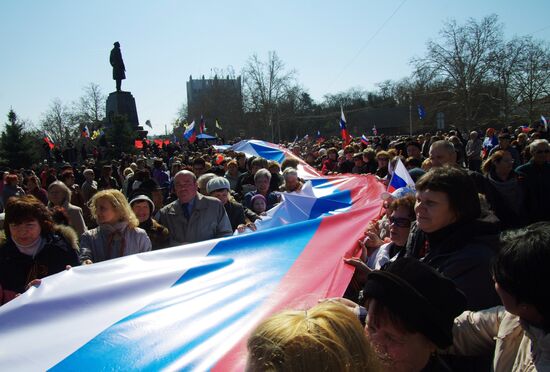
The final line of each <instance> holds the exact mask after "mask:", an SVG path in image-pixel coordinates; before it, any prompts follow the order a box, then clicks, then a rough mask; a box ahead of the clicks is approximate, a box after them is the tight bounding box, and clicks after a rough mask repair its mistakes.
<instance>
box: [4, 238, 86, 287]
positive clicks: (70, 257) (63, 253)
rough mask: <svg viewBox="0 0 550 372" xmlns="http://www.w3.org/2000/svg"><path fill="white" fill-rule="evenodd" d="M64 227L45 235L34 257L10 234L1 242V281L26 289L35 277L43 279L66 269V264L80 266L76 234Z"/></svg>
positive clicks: (5, 284) (6, 285) (7, 285)
mask: <svg viewBox="0 0 550 372" xmlns="http://www.w3.org/2000/svg"><path fill="white" fill-rule="evenodd" d="M71 231H72V229H71V230H68V228H63V229H62V230H61V229H60V230H57V231H55V232H53V233H50V234H48V235H46V236H43V238H44V239H46V243H45V245H44V247H43V248H42V250H41V251H40V252H38V254H37V255H36V256H35V257H34V258H33V257H31V256H27V255H25V254H23V253H21V252H19V250H18V249H17V247H16V245H15V243H14V242H13V240H12V239H11V238H8V239H6V240H5V241H4V242H3V243H2V244H1V245H0V285H1V286H2V288H3V289H8V290H11V291H14V292H17V293H23V292H24V291H25V289H26V286H27V284H28V283H29V282H30V281H31V280H33V279H41V278H44V277H46V276H49V275H53V274H56V273H58V272H60V271H63V270H65V268H66V266H67V265H71V266H78V265H80V263H79V261H78V253H77V246H76V234H75V233H74V231H72V234H74V236H72V235H71V236H69V234H71Z"/></svg>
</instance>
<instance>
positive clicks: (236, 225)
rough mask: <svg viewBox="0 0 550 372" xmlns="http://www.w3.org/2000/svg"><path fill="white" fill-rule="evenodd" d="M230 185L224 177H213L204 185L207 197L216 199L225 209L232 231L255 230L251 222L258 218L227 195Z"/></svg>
mask: <svg viewBox="0 0 550 372" xmlns="http://www.w3.org/2000/svg"><path fill="white" fill-rule="evenodd" d="M229 188H230V183H229V181H228V180H227V179H226V178H225V177H214V178H212V179H211V180H210V181H208V184H207V185H206V191H207V193H208V195H210V196H212V197H214V198H216V199H218V200H219V201H220V202H221V203H222V204H223V207H224V208H225V212H226V213H227V217H229V222H231V228H232V229H233V231H235V230H237V231H238V232H243V231H244V230H245V228H246V227H250V228H251V229H252V230H256V226H255V225H254V223H253V222H252V221H255V220H257V219H258V218H259V217H258V216H257V215H256V214H255V213H253V212H251V211H250V210H247V208H244V207H243V206H242V204H241V203H238V202H237V201H236V200H235V199H234V198H233V197H232V196H231V194H230V193H229Z"/></svg>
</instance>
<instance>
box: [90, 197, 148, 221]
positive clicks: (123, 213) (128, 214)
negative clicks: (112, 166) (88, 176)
mask: <svg viewBox="0 0 550 372" xmlns="http://www.w3.org/2000/svg"><path fill="white" fill-rule="evenodd" d="M100 199H105V200H107V201H108V202H109V203H111V205H112V206H113V208H114V209H115V210H116V213H117V215H118V219H119V221H126V222H128V227H130V228H136V227H138V226H139V220H138V219H137V217H136V215H135V214H134V212H133V211H132V208H131V207H130V204H128V201H127V200H126V197H125V196H124V194H123V193H121V192H120V191H118V190H115V189H107V190H101V191H99V192H97V193H96V194H95V195H94V196H92V198H91V199H90V201H89V202H88V206H89V207H90V212H91V214H92V217H93V218H94V219H95V220H96V221H97V210H96V205H97V201H98V200H100Z"/></svg>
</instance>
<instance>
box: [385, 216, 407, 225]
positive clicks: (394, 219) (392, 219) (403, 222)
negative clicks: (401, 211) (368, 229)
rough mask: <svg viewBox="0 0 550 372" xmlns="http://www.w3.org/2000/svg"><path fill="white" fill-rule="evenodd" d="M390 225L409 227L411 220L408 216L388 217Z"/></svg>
mask: <svg viewBox="0 0 550 372" xmlns="http://www.w3.org/2000/svg"><path fill="white" fill-rule="evenodd" d="M390 225H395V226H397V227H411V220H409V219H408V218H399V217H390Z"/></svg>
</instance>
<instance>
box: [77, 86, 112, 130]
mask: <svg viewBox="0 0 550 372" xmlns="http://www.w3.org/2000/svg"><path fill="white" fill-rule="evenodd" d="M83 90H84V94H83V95H82V96H81V97H80V98H79V99H78V101H77V102H76V103H75V104H74V112H75V115H77V116H78V120H79V121H81V122H82V123H85V124H89V123H98V122H100V121H101V120H102V119H103V118H104V117H105V100H106V96H105V94H103V92H102V91H101V88H100V87H99V85H97V84H95V83H90V84H88V85H87V86H85V87H84V88H83Z"/></svg>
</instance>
